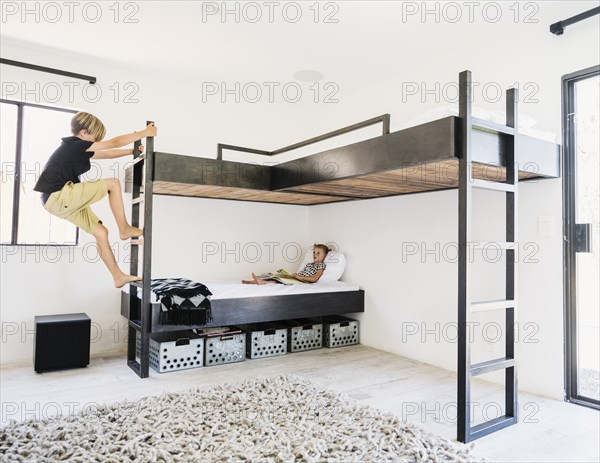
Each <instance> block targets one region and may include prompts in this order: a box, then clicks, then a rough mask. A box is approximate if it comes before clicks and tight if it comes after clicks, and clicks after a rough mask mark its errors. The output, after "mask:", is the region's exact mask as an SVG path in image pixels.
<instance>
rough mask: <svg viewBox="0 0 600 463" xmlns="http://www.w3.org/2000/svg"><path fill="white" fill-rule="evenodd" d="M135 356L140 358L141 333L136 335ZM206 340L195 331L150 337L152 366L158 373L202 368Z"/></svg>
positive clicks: (154, 334)
mask: <svg viewBox="0 0 600 463" xmlns="http://www.w3.org/2000/svg"><path fill="white" fill-rule="evenodd" d="M135 335H136V339H135V341H136V342H135V356H136V357H137V359H138V361H139V357H140V348H141V343H140V337H141V335H140V332H139V331H136V333H135ZM203 363H204V339H202V337H201V336H198V335H197V334H196V333H194V332H193V331H174V332H170V333H153V334H151V335H150V366H151V367H152V369H153V370H155V371H157V372H158V373H166V372H168V371H178V370H187V369H190V368H198V367H201V366H202V365H203Z"/></svg>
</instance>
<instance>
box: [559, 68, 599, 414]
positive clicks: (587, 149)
mask: <svg viewBox="0 0 600 463" xmlns="http://www.w3.org/2000/svg"><path fill="white" fill-rule="evenodd" d="M563 127H564V130H563V136H564V140H563V143H564V163H563V165H564V172H563V179H564V208H563V209H564V236H565V252H564V258H565V265H564V269H565V278H564V281H565V340H566V342H565V359H566V364H565V367H566V369H565V380H566V381H565V383H566V399H567V400H568V401H571V402H575V403H579V404H582V405H588V406H591V407H594V408H600V335H599V334H600V289H599V283H598V282H599V281H600V249H599V247H600V240H599V238H600V233H599V231H600V204H599V203H600V188H599V185H600V181H599V176H600V160H599V151H600V149H599V146H600V141H599V140H600V67H599V66H595V67H593V68H589V69H585V70H583V71H579V72H576V73H573V74H569V75H567V76H564V77H563Z"/></svg>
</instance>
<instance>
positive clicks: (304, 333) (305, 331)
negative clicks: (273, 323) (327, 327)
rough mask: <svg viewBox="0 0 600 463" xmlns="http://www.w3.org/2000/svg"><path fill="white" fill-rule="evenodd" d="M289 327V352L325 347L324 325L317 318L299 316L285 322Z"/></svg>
mask: <svg viewBox="0 0 600 463" xmlns="http://www.w3.org/2000/svg"><path fill="white" fill-rule="evenodd" d="M285 324H286V326H287V328H288V342H287V350H288V352H301V351H304V350H312V349H320V348H321V347H323V325H322V324H321V323H320V322H318V321H315V320H310V319H308V318H299V319H297V320H288V321H286V322H285Z"/></svg>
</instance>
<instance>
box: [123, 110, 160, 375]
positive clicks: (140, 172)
mask: <svg viewBox="0 0 600 463" xmlns="http://www.w3.org/2000/svg"><path fill="white" fill-rule="evenodd" d="M150 123H152V121H147V122H146V125H148V124H150ZM141 143H142V142H141V140H138V141H136V142H135V143H134V165H133V189H132V191H133V195H132V205H131V208H132V209H131V225H132V226H134V227H139V226H140V213H141V208H142V207H143V208H144V240H143V244H142V245H141V246H140V245H139V242H138V241H136V240H132V241H131V262H130V274H131V275H138V271H139V267H140V266H139V257H140V247H141V251H142V256H143V265H142V282H141V284H140V283H133V284H130V285H129V286H130V288H129V321H128V329H127V332H128V338H127V364H128V366H129V367H130V368H131V369H132V370H133V371H134V372H135V373H136V374H137V375H138V376H139V377H140V378H147V377H148V376H149V374H150V324H151V317H152V303H151V299H150V297H151V289H150V281H151V271H152V260H151V258H152V256H151V253H152V200H153V196H152V194H153V180H154V137H146V145H145V153H144V154H143V155H140V154H139V150H138V148H139V146H140V145H141ZM142 184H143V185H144V191H143V196H142V191H141V186H142ZM138 288H141V289H142V297H141V301H140V299H139V298H138V295H137V293H138ZM137 306H139V307H140V310H139V314H137V313H136V312H135V311H134V310H133V308H134V307H137ZM135 315H138V317H139V318H137V319H135V318H132V317H134V316H135ZM138 331H139V332H140V341H139V346H140V347H139V353H140V357H139V361H138V360H137V359H136V351H137V332H138Z"/></svg>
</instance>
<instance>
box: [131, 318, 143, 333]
mask: <svg viewBox="0 0 600 463" xmlns="http://www.w3.org/2000/svg"><path fill="white" fill-rule="evenodd" d="M129 326H130V327H131V328H133V329H134V330H138V331H139V330H141V329H142V323H141V322H140V321H139V320H129Z"/></svg>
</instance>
